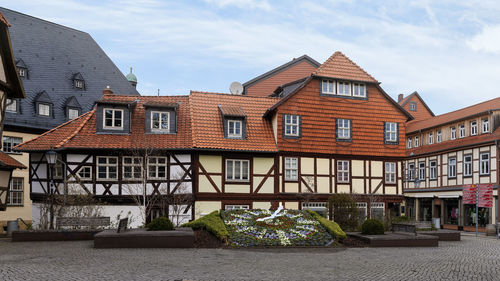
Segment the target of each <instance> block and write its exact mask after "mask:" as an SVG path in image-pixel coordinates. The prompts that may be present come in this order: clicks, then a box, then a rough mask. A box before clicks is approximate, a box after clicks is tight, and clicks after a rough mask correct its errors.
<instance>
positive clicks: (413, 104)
mask: <svg viewBox="0 0 500 281" xmlns="http://www.w3.org/2000/svg"><path fill="white" fill-rule="evenodd" d="M410 111H417V103H416V102H414V101H411V102H410Z"/></svg>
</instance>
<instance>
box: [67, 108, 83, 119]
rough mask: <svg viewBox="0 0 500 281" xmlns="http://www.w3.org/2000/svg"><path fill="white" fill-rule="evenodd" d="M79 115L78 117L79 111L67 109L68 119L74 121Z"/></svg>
mask: <svg viewBox="0 0 500 281" xmlns="http://www.w3.org/2000/svg"><path fill="white" fill-rule="evenodd" d="M79 115H80V110H78V109H75V108H68V119H70V120H72V119H75V118H76V117H78V116H79Z"/></svg>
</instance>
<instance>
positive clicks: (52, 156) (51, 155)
mask: <svg viewBox="0 0 500 281" xmlns="http://www.w3.org/2000/svg"><path fill="white" fill-rule="evenodd" d="M45 158H46V159H47V163H48V164H49V176H50V179H49V190H48V192H49V199H50V209H49V229H54V189H55V184H54V175H53V171H54V170H53V168H52V167H54V165H55V164H56V162H57V152H55V151H54V150H52V149H51V150H49V151H47V152H45Z"/></svg>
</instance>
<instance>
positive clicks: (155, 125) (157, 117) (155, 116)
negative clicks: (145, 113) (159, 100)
mask: <svg viewBox="0 0 500 281" xmlns="http://www.w3.org/2000/svg"><path fill="white" fill-rule="evenodd" d="M169 127H170V112H162V111H151V130H153V131H167V132H168V131H170V128H169Z"/></svg>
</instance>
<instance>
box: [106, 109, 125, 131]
mask: <svg viewBox="0 0 500 281" xmlns="http://www.w3.org/2000/svg"><path fill="white" fill-rule="evenodd" d="M103 111H104V118H103V128H104V129H119V130H121V129H123V109H114V108H104V109H103Z"/></svg>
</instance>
